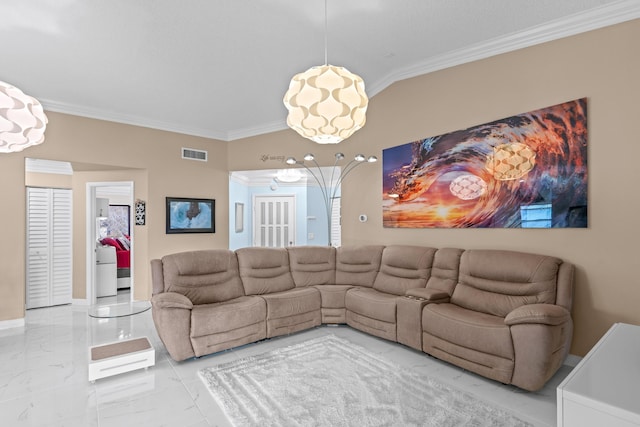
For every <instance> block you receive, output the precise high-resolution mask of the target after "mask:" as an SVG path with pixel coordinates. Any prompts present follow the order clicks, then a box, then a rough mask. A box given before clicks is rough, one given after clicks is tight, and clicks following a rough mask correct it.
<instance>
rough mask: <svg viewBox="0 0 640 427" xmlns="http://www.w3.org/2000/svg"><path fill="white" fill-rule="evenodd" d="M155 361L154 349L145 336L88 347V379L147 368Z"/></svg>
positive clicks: (93, 379)
mask: <svg viewBox="0 0 640 427" xmlns="http://www.w3.org/2000/svg"><path fill="white" fill-rule="evenodd" d="M155 362H156V351H155V350H154V348H153V346H152V345H151V343H150V342H149V339H148V338H147V337H142V338H133V339H130V340H124V341H116V342H112V343H108V344H101V345H96V346H93V347H89V381H95V380H97V379H100V378H106V377H110V376H112V375H116V374H122V373H124V372H129V371H133V370H136V369H142V368H145V369H146V368H148V367H149V366H153V365H154V364H155Z"/></svg>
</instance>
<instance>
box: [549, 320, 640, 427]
mask: <svg viewBox="0 0 640 427" xmlns="http://www.w3.org/2000/svg"><path fill="white" fill-rule="evenodd" d="M557 393H558V426H559V427H570V426H571V427H573V426H576V427H589V426H594V427H596V426H597V427H602V426H611V427H613V426H616V427H627V426H640V326H634V325H628V324H625V323H616V324H614V325H613V326H612V327H611V329H609V331H607V333H606V334H605V335H604V336H603V337H602V338H601V339H600V341H598V343H597V344H596V345H595V346H594V347H593V348H592V349H591V351H590V352H589V353H588V354H587V355H586V356H585V357H584V359H582V360H581V361H580V363H579V364H578V365H577V366H576V367H575V368H574V369H573V370H572V371H571V373H570V374H569V375H568V376H567V377H566V378H565V380H564V381H563V382H562V383H561V384H560V385H559V386H558V389H557Z"/></svg>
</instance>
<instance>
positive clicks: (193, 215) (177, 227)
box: [166, 197, 216, 234]
mask: <svg viewBox="0 0 640 427" xmlns="http://www.w3.org/2000/svg"><path fill="white" fill-rule="evenodd" d="M166 201H167V213H166V220H167V221H166V233H167V234H177V233H215V231H216V230H215V217H214V212H215V207H216V201H215V200H213V199H191V198H183V197H167V198H166Z"/></svg>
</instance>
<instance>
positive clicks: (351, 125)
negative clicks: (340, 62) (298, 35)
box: [283, 0, 369, 144]
mask: <svg viewBox="0 0 640 427" xmlns="http://www.w3.org/2000/svg"><path fill="white" fill-rule="evenodd" d="M283 102H284V105H285V107H287V110H289V114H288V115H287V125H288V126H289V127H290V128H291V129H293V130H295V131H296V132H298V133H299V134H300V135H302V136H303V137H305V138H308V139H310V140H312V141H314V142H317V143H318V144H337V143H339V142H340V141H342V140H344V139H347V138H349V137H350V136H351V135H353V133H354V132H356V131H357V130H358V129H361V128H362V127H363V126H364V124H365V122H366V112H367V105H368V102H369V99H368V98H367V94H366V92H365V90H364V81H363V80H362V78H361V77H360V76H358V75H356V74H353V73H351V72H350V71H349V70H347V69H346V68H344V67H337V66H335V65H329V64H328V61H327V0H325V2H324V65H321V66H315V67H311V68H309V69H308V70H307V71H305V72H304V73H300V74H296V75H295V76H293V78H292V79H291V83H289V90H287V92H286V93H285V95H284V99H283Z"/></svg>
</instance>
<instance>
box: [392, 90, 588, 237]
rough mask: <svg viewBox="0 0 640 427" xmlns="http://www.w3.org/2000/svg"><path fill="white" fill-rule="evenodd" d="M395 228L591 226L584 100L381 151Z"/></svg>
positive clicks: (585, 106)
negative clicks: (588, 209)
mask: <svg viewBox="0 0 640 427" xmlns="http://www.w3.org/2000/svg"><path fill="white" fill-rule="evenodd" d="M382 172H383V190H382V191H383V194H382V213H383V225H384V227H390V228H586V227H587V226H588V222H587V99H586V98H582V99H577V100H574V101H569V102H565V103H562V104H558V105H554V106H551V107H546V108H542V109H539V110H535V111H530V112H528V113H524V114H519V115H515V116H511V117H507V118H504V119H500V120H496V121H493V122H491V123H486V124H482V125H479V126H474V127H471V128H468V129H464V130H458V131H454V132H450V133H447V134H444V135H440V136H434V137H428V138H425V139H421V140H418V141H413V142H410V143H408V144H403V145H399V146H396V147H391V148H388V149H385V150H383V156H382Z"/></svg>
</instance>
